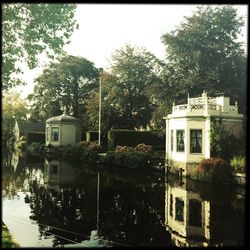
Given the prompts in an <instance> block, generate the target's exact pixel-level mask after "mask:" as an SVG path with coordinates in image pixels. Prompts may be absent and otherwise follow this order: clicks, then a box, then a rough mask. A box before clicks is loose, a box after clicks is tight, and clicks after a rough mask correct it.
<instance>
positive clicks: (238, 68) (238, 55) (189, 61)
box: [159, 6, 247, 112]
mask: <svg viewBox="0 0 250 250" xmlns="http://www.w3.org/2000/svg"><path fill="white" fill-rule="evenodd" d="M243 24H244V21H243V17H238V16H237V10H236V9H234V8H233V7H231V6H222V7H213V6H202V7H198V9H197V11H196V12H194V13H193V15H192V16H190V17H185V20H184V22H183V23H181V25H180V26H179V27H178V28H177V29H175V30H173V31H171V32H168V33H166V34H164V35H163V36H162V42H163V43H164V45H165V46H166V52H167V58H166V59H167V62H168V64H167V66H166V70H165V73H164V74H165V78H166V81H165V83H164V84H163V86H161V87H160V88H159V90H161V91H160V93H163V95H164V93H166V94H165V99H166V97H168V98H169V99H170V100H172V101H173V100H174V99H175V98H176V100H177V101H178V102H180V103H183V102H185V101H186V97H187V94H188V92H189V94H190V95H191V96H197V95H200V93H202V91H203V90H204V89H205V90H207V92H208V94H211V95H214V94H216V93H218V92H219V93H221V92H223V93H224V94H225V95H226V96H229V97H231V99H232V101H239V110H240V111H241V112H245V107H246V91H245V89H246V72H247V71H246V65H247V64H246V62H247V58H246V57H245V55H244V51H243V44H242V43H241V42H239V41H237V37H238V35H239V34H240V31H241V27H242V26H243ZM164 90H165V91H164ZM162 100H164V99H163V96H162Z"/></svg>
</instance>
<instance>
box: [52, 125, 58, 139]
mask: <svg viewBox="0 0 250 250" xmlns="http://www.w3.org/2000/svg"><path fill="white" fill-rule="evenodd" d="M58 139H59V128H55V127H54V128H53V127H52V128H51V140H52V141H58Z"/></svg>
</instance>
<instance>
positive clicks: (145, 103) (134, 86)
mask: <svg viewBox="0 0 250 250" xmlns="http://www.w3.org/2000/svg"><path fill="white" fill-rule="evenodd" d="M111 59H112V60H111V74H112V75H113V76H114V77H113V82H112V83H111V88H110V92H109V95H108V96H107V97H106V99H107V100H108V101H109V103H110V104H112V105H113V107H114V109H115V110H116V112H117V114H118V117H117V120H116V122H117V124H118V126H126V127H127V128H130V129H134V128H139V127H146V125H148V124H149V121H150V119H151V116H152V112H153V105H152V103H151V101H150V98H149V96H148V95H147V88H148V87H149V86H150V85H151V84H153V83H155V82H157V81H158V77H157V73H158V70H159V69H158V64H157V58H156V57H155V56H154V55H152V54H151V53H150V52H148V51H147V50H146V49H145V48H138V47H135V46H131V45H128V44H127V45H125V46H124V47H123V48H121V49H120V50H116V52H115V53H114V54H113V55H112V58H111Z"/></svg>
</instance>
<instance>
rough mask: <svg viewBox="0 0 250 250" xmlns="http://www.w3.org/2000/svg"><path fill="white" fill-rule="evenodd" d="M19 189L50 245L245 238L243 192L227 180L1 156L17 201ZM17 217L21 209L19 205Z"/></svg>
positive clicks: (8, 193) (238, 241)
mask: <svg viewBox="0 0 250 250" xmlns="http://www.w3.org/2000/svg"><path fill="white" fill-rule="evenodd" d="M20 192H21V193H23V194H24V195H23V196H22V197H23V198H22V199H21V200H19V201H18V202H19V203H18V204H21V203H24V204H26V205H28V207H29V211H27V213H28V220H29V221H30V223H31V224H34V223H35V224H36V225H37V228H38V229H37V230H38V232H36V233H34V235H33V234H30V235H29V237H30V239H32V237H33V238H34V239H33V241H32V242H36V241H37V242H43V244H45V243H44V242H45V241H46V239H51V242H50V243H46V244H47V245H46V244H45V245H46V246H53V247H60V246H63V247H76V246H79V247H84V246H86V247H94V246H99V247H104V246H138V247H143V246H162V247H163V246H173V245H177V246H183V245H185V246H201V245H208V246H210V245H211V246H213V245H223V246H224V245H229V246H234V245H242V244H243V240H244V237H243V236H244V210H245V207H244V201H245V198H244V192H239V190H234V189H233V188H229V187H225V186H214V185H209V184H207V183H206V184H204V183H200V182H195V181H192V180H185V179H183V183H180V182H179V180H178V179H176V178H175V177H174V176H168V179H167V180H165V179H164V174H163V173H157V172H147V173H145V172H142V171H136V170H130V169H121V168H114V167H108V168H102V167H100V166H96V167H92V168H89V167H87V166H85V165H84V163H79V164H77V165H72V164H70V163H69V162H66V161H64V160H62V159H53V158H46V159H43V158H37V157H32V156H31V155H20V154H19V155H18V154H13V155H12V156H11V158H5V159H3V196H4V197H5V198H8V200H13V201H14V200H16V199H18V195H19V196H20ZM237 192H238V193H237ZM6 202H7V201H6V200H5V199H3V210H4V211H5V209H7V208H6V207H7V203H6ZM8 206H10V205H9V204H8ZM6 213H7V212H6ZM12 216H21V215H20V214H19V215H17V214H15V209H13V213H12ZM5 218H6V219H7V215H6V216H5V213H4V212H3V220H4V219H5ZM8 223H15V222H10V220H9V221H8ZM8 223H7V226H8ZM16 223H17V222H16ZM229 224H230V225H231V226H230V225H229ZM10 226H12V228H13V229H12V230H13V231H15V228H17V225H16V224H13V225H10ZM19 231H20V229H19ZM13 233H15V232H13ZM21 233H22V237H26V238H27V235H26V234H25V233H26V231H25V230H23V232H21ZM19 234H20V232H19ZM37 235H38V236H37ZM22 237H20V240H21V239H22ZM27 244H28V243H27ZM39 244H40V243H39ZM20 245H21V246H22V242H20ZM26 246H27V245H26ZM29 246H31V247H32V245H29Z"/></svg>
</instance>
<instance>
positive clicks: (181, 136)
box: [176, 130, 185, 152]
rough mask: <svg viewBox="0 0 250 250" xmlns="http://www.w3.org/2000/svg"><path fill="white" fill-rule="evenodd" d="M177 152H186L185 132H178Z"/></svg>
mask: <svg viewBox="0 0 250 250" xmlns="http://www.w3.org/2000/svg"><path fill="white" fill-rule="evenodd" d="M176 140H177V150H176V151H177V152H184V150H185V146H184V130H176Z"/></svg>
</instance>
